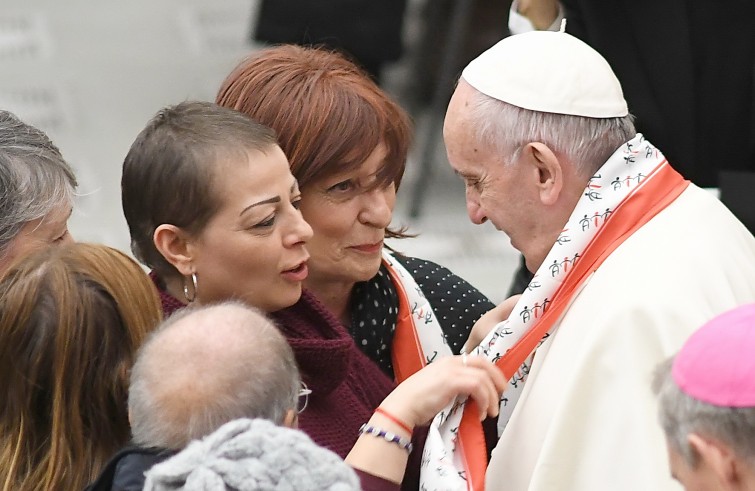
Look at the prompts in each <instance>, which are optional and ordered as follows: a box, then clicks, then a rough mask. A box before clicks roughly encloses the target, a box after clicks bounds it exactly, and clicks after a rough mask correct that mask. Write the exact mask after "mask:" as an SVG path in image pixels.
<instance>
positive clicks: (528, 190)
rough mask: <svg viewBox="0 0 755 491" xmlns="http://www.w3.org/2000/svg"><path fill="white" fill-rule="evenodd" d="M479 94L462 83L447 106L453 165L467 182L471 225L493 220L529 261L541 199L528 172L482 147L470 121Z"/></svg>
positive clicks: (445, 132) (445, 129)
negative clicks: (475, 95)
mask: <svg viewBox="0 0 755 491" xmlns="http://www.w3.org/2000/svg"><path fill="white" fill-rule="evenodd" d="M473 94H474V89H472V87H471V86H470V85H469V84H467V83H466V82H464V81H463V80H461V81H460V82H459V86H458V88H457V89H456V91H455V92H454V95H453V97H452V98H451V102H450V103H449V106H448V111H447V113H446V119H445V123H444V126H443V138H444V141H445V144H446V152H447V153H448V160H449V162H450V164H451V167H453V169H454V171H455V172H456V173H457V174H458V175H459V176H460V177H461V178H462V179H463V180H464V185H465V188H466V204H467V214H468V215H469V219H470V220H471V221H472V222H473V223H476V224H481V223H484V222H485V221H487V220H490V221H491V222H492V223H493V225H494V226H495V227H496V228H497V229H498V230H500V231H502V232H505V233H506V234H507V235H508V236H509V238H510V239H511V244H512V245H513V246H514V247H515V248H516V249H518V250H519V251H521V252H522V253H524V255H525V257H526V256H527V251H528V249H530V248H531V244H532V242H533V240H535V239H536V237H537V233H536V222H537V220H536V215H537V213H536V211H537V207H536V206H535V205H536V194H533V191H534V190H533V188H532V187H531V186H529V179H528V178H529V177H530V176H528V167H527V166H524V165H519V163H518V162H505V161H504V160H505V156H503V155H500V154H499V153H498V152H497V151H496V150H494V149H493V148H485V147H484V146H483V145H480V144H479V143H477V142H476V141H475V140H476V139H475V138H474V136H473V132H472V129H471V124H470V121H469V103H470V100H471V97H472V96H473Z"/></svg>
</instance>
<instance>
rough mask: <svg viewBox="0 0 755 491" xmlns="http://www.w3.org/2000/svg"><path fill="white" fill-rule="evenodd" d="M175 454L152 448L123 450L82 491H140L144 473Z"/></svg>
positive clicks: (142, 486) (142, 485)
mask: <svg viewBox="0 0 755 491" xmlns="http://www.w3.org/2000/svg"><path fill="white" fill-rule="evenodd" d="M173 454H175V452H173V451H169V450H160V449H154V448H139V447H128V448H124V449H123V450H121V451H120V452H118V453H117V454H115V455H114V456H113V458H111V459H110V461H109V462H108V463H107V464H106V465H105V468H104V469H103V470H102V472H101V473H100V475H99V477H98V478H97V480H96V481H95V482H93V483H92V484H90V485H89V486H87V487H86V489H85V490H84V491H142V489H143V488H144V481H145V478H144V473H145V472H147V471H148V470H149V469H150V468H151V467H152V466H153V465H155V464H157V463H159V462H162V461H163V460H165V459H167V458H168V457H170V456H172V455H173Z"/></svg>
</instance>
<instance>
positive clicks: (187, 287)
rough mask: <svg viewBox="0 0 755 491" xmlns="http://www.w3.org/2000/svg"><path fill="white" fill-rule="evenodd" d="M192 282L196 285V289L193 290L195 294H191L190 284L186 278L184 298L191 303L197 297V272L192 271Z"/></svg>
mask: <svg viewBox="0 0 755 491" xmlns="http://www.w3.org/2000/svg"><path fill="white" fill-rule="evenodd" d="M191 283H192V286H193V287H194V289H193V290H194V291H193V292H192V293H193V295H191V296H189V285H188V284H187V282H186V278H184V298H185V299H186V301H187V302H188V303H191V302H193V301H194V299H196V298H197V274H196V273H191Z"/></svg>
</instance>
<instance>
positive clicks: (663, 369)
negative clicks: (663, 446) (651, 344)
mask: <svg viewBox="0 0 755 491" xmlns="http://www.w3.org/2000/svg"><path fill="white" fill-rule="evenodd" d="M673 361H674V360H673V358H671V359H669V360H667V361H665V362H663V363H662V364H660V365H659V366H658V368H657V369H656V372H655V375H654V379H653V392H655V394H656V395H657V396H658V414H659V419H660V422H661V427H662V428H663V431H664V433H665V434H666V439H667V441H668V444H669V446H671V448H673V449H674V450H675V451H676V452H677V453H678V454H680V455H681V456H682V457H683V458H684V460H685V461H686V462H687V464H689V465H690V466H691V467H693V468H694V467H696V466H697V463H698V461H699V455H697V453H696V452H695V451H694V449H693V448H692V447H691V446H690V445H689V443H687V436H688V435H689V434H690V433H698V434H700V435H703V436H707V437H712V438H715V439H717V440H719V441H721V442H723V443H725V444H726V445H729V446H730V447H731V448H732V449H733V450H734V452H735V453H736V454H737V456H738V457H740V458H742V459H744V460H746V461H748V462H749V463H750V465H751V466H752V467H753V468H755V407H747V408H735V407H721V406H714V405H712V404H708V403H705V402H701V401H699V400H697V399H695V398H693V397H690V396H689V395H687V394H685V393H684V392H682V390H681V389H680V388H679V386H678V385H677V384H676V382H674V379H673V377H672V374H671V368H672V365H673Z"/></svg>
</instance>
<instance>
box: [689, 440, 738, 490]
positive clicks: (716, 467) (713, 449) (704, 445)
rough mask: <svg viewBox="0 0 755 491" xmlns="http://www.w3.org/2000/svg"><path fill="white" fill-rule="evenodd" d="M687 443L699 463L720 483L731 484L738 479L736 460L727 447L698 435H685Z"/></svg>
mask: <svg viewBox="0 0 755 491" xmlns="http://www.w3.org/2000/svg"><path fill="white" fill-rule="evenodd" d="M687 443H689V444H690V446H691V447H692V449H693V450H694V451H695V452H697V454H698V455H699V456H700V460H701V461H703V462H701V463H704V464H705V465H707V466H708V467H710V468H711V469H712V470H713V472H714V473H715V474H716V475H717V476H718V478H719V479H720V480H721V482H726V483H732V482H736V481H737V480H738V479H739V474H738V472H737V458H736V455H734V452H733V451H732V449H731V448H730V447H729V446H728V445H726V444H724V443H722V442H720V441H718V440H714V439H711V438H707V437H704V436H702V435H700V434H698V433H690V434H689V435H687Z"/></svg>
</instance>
